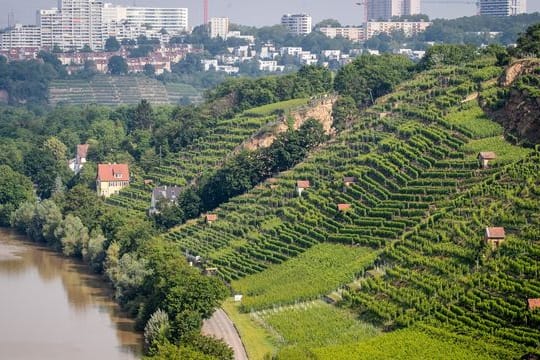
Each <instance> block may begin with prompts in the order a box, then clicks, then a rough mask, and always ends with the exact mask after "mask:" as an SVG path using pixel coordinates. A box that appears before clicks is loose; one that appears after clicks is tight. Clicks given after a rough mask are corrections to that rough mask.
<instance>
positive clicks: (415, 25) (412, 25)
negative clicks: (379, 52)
mask: <svg viewBox="0 0 540 360" xmlns="http://www.w3.org/2000/svg"><path fill="white" fill-rule="evenodd" d="M430 25H431V22H429V21H369V22H367V23H366V40H368V39H371V38H372V37H373V36H375V35H378V34H382V33H385V34H389V33H391V32H392V31H400V30H401V31H403V33H404V34H405V35H406V36H413V35H416V34H418V33H421V32H423V31H425V30H426V29H427V27H428V26H430Z"/></svg>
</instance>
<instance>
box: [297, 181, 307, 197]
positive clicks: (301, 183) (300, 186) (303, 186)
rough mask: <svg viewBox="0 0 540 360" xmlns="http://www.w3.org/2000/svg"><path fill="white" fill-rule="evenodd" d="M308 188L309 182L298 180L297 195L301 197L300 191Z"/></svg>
mask: <svg viewBox="0 0 540 360" xmlns="http://www.w3.org/2000/svg"><path fill="white" fill-rule="evenodd" d="M310 186H311V184H310V183H309V180H298V181H297V182H296V191H298V195H299V196H302V191H304V190H305V189H309V188H310Z"/></svg>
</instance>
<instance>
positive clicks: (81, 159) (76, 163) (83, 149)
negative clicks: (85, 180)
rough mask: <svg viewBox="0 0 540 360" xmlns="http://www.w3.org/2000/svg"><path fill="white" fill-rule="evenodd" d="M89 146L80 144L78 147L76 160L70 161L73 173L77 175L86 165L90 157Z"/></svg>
mask: <svg viewBox="0 0 540 360" xmlns="http://www.w3.org/2000/svg"><path fill="white" fill-rule="evenodd" d="M88 146H89V145H88V144H79V145H77V154H76V155H75V158H74V159H71V160H70V161H69V168H70V169H71V171H73V172H74V173H75V174H78V173H79V172H80V171H81V170H82V168H83V166H84V164H86V157H87V155H88Z"/></svg>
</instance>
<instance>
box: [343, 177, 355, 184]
mask: <svg viewBox="0 0 540 360" xmlns="http://www.w3.org/2000/svg"><path fill="white" fill-rule="evenodd" d="M357 182H358V179H356V177H354V176H345V177H344V178H343V184H344V185H345V186H351V185H352V184H356V183H357Z"/></svg>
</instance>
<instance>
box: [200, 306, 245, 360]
mask: <svg viewBox="0 0 540 360" xmlns="http://www.w3.org/2000/svg"><path fill="white" fill-rule="evenodd" d="M202 332H203V334H204V335H213V336H215V337H216V338H218V339H222V340H223V341H225V343H226V344H227V345H229V346H230V347H231V348H232V349H233V350H234V359H235V360H248V357H247V354H246V350H245V349H244V344H242V339H240V335H239V334H238V331H237V330H236V328H235V327H234V324H233V322H232V321H231V319H229V317H228V316H227V314H225V311H223V310H222V309H219V310H217V311H216V312H215V313H214V315H212V317H211V318H210V319H208V320H205V321H204V323H203V327H202Z"/></svg>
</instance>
